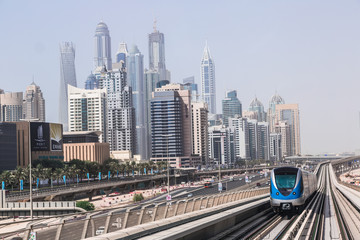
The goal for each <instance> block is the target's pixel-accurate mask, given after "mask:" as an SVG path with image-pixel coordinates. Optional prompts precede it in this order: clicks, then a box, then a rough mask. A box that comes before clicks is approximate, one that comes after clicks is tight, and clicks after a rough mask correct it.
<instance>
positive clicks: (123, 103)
mask: <svg viewBox="0 0 360 240" xmlns="http://www.w3.org/2000/svg"><path fill="white" fill-rule="evenodd" d="M126 77H127V74H126V71H125V68H124V67H122V68H121V69H114V70H112V71H103V72H102V73H101V77H100V79H99V88H101V89H106V90H107V114H106V115H107V124H108V125H107V142H108V143H109V144H110V150H111V151H123V150H128V151H131V154H134V152H136V144H135V142H136V135H135V126H136V125H135V109H134V107H133V99H132V89H131V87H130V86H128V85H127V81H126Z"/></svg>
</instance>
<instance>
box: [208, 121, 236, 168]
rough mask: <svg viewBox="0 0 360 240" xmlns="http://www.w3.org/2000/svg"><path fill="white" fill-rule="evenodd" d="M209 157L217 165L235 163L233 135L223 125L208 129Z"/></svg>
mask: <svg viewBox="0 0 360 240" xmlns="http://www.w3.org/2000/svg"><path fill="white" fill-rule="evenodd" d="M209 157H210V158H211V159H213V160H214V163H215V164H216V165H218V164H219V163H220V164H221V165H227V166H232V165H233V164H234V163H235V133H234V130H233V129H232V128H226V127H224V126H223V125H218V126H212V127H209Z"/></svg>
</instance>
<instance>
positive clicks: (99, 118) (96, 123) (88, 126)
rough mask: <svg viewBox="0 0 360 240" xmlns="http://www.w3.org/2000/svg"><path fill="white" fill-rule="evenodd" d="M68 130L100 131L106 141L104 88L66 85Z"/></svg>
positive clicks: (102, 140) (102, 139) (101, 140)
mask: <svg viewBox="0 0 360 240" xmlns="http://www.w3.org/2000/svg"><path fill="white" fill-rule="evenodd" d="M68 93H69V102H68V108H69V113H68V115H69V121H68V122H69V123H68V124H69V131H70V132H83V131H100V132H101V133H102V134H101V135H100V137H99V138H100V142H106V136H107V131H106V89H95V90H86V89H81V88H76V87H73V86H71V85H68Z"/></svg>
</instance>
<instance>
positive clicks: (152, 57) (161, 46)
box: [149, 25, 170, 80]
mask: <svg viewBox="0 0 360 240" xmlns="http://www.w3.org/2000/svg"><path fill="white" fill-rule="evenodd" d="M149 68H150V70H155V71H157V72H158V73H159V75H160V80H170V79H167V78H168V77H167V71H166V66H165V38H164V34H163V33H161V32H159V31H158V30H157V29H156V26H155V25H154V32H152V33H150V34H149Z"/></svg>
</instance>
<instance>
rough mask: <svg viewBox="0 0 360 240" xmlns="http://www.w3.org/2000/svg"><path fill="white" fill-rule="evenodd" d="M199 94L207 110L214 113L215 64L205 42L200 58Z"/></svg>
mask: <svg viewBox="0 0 360 240" xmlns="http://www.w3.org/2000/svg"><path fill="white" fill-rule="evenodd" d="M201 95H202V99H203V101H204V102H206V103H207V104H208V107H209V112H210V113H212V114H216V86H215V64H214V61H213V59H212V58H211V55H210V51H209V48H208V46H207V44H206V46H205V49H204V54H203V57H202V60H201Z"/></svg>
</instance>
